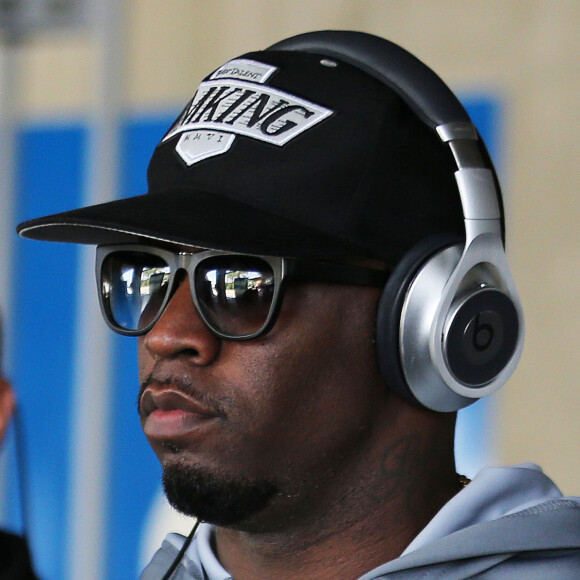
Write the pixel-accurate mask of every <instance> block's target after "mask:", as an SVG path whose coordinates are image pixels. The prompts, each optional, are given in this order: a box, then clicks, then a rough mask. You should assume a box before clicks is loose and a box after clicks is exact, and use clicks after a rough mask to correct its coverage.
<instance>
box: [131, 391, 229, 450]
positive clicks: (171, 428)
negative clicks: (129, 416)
mask: <svg viewBox="0 0 580 580" xmlns="http://www.w3.org/2000/svg"><path fill="white" fill-rule="evenodd" d="M140 412H141V418H142V422H143V431H144V432H145V435H147V437H148V438H149V439H156V440H160V441H163V440H168V439H169V440H176V439H180V438H182V437H184V436H187V435H189V434H191V433H192V432H193V431H196V430H199V429H200V428H201V427H202V426H203V425H205V424H207V423H208V422H209V421H211V420H212V419H216V418H217V417H218V416H219V413H218V412H216V411H213V410H211V409H208V408H207V407H205V406H203V405H202V404H201V403H199V402H198V401H196V400H195V399H192V398H191V397H189V396H187V395H186V394H185V393H183V392H182V391H180V390H177V389H175V388H171V387H162V388H151V387H150V388H147V389H145V391H143V394H142V396H141V401H140Z"/></svg>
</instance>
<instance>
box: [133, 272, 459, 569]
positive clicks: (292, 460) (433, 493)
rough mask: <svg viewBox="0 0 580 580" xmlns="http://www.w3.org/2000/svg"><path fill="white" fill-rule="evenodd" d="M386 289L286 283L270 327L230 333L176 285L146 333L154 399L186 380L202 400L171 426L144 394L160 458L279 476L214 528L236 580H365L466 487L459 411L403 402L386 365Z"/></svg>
mask: <svg viewBox="0 0 580 580" xmlns="http://www.w3.org/2000/svg"><path fill="white" fill-rule="evenodd" d="M379 296H380V290H378V289H376V288H353V287H346V286H338V285H324V284H303V285H299V286H295V287H291V288H289V289H288V291H287V293H286V297H285V300H284V303H283V306H282V310H281V313H280V316H279V318H278V321H277V323H276V325H275V326H274V328H273V329H272V330H271V331H270V332H269V333H268V334H267V335H266V336H263V337H259V338H257V339H254V340H250V341H247V342H234V341H222V340H220V339H218V338H217V337H215V336H214V335H213V334H212V333H211V332H210V331H209V330H208V329H207V328H206V327H205V326H204V324H203V323H202V322H201V320H200V319H199V316H198V315H197V313H196V311H195V308H194V306H193V304H192V301H191V297H190V293H189V288H188V286H187V284H184V283H182V284H181V286H180V287H179V288H178V290H177V291H176V294H175V295H174V296H173V298H172V300H171V302H170V304H169V305H168V307H167V309H166V311H165V312H164V314H163V316H162V317H161V319H160V320H159V321H158V323H157V324H156V325H155V327H154V328H153V329H152V330H151V331H150V332H149V333H148V334H147V335H145V336H144V337H142V338H141V339H140V341H139V361H140V378H141V381H142V382H143V381H145V380H148V385H149V386H148V387H147V391H146V392H148V394H147V395H146V397H148V396H151V393H156V394H158V393H165V394H167V393H170V394H169V396H168V400H172V399H171V397H172V395H171V392H172V391H180V390H181V391H183V390H184V389H186V390H187V397H189V398H190V399H194V400H195V401H196V404H197V405H199V409H198V410H199V413H198V414H197V415H196V414H195V413H194V415H195V417H197V419H196V421H193V422H194V423H195V425H194V426H193V427H191V429H186V430H185V431H184V432H183V433H181V432H180V433H179V434H177V435H175V434H169V435H168V434H166V433H163V432H162V430H161V432H160V430H159V429H157V430H155V429H152V428H151V425H152V423H148V412H149V411H146V410H144V405H141V416H142V417H141V418H142V422H143V426H144V430H145V433H146V435H147V436H148V439H149V442H150V443H151V445H152V447H153V449H154V450H155V452H156V454H157V456H158V457H159V460H160V461H161V463H162V465H163V466H164V467H167V466H168V465H175V464H180V463H181V464H195V465H197V466H201V467H202V468H203V469H205V470H207V471H208V472H210V473H212V474H214V475H215V474H217V475H218V476H220V477H221V476H223V477H240V476H241V477H244V478H245V479H248V480H252V479H268V480H271V481H274V482H275V483H276V486H277V490H278V492H277V493H276V494H275V496H274V497H273V498H272V499H271V501H270V502H269V503H268V504H267V505H266V507H264V508H263V509H261V510H260V511H259V512H257V513H254V514H252V515H250V516H248V517H247V518H246V519H244V520H243V521H242V522H239V523H237V524H236V525H233V526H231V527H230V526H228V527H218V528H217V531H216V549H217V554H218V558H219V560H220V562H221V563H222V565H223V566H224V567H225V568H226V569H227V570H228V571H229V572H230V573H231V574H232V575H233V577H234V578H236V580H246V579H248V580H249V579H266V578H268V579H269V578H277V579H280V580H284V579H290V578H309V579H317V578H320V579H322V578H324V579H327V578H341V579H354V578H358V577H359V576H361V575H363V574H364V573H366V572H368V571H370V570H371V569H373V568H374V567H376V566H378V565H380V564H382V563H384V562H386V561H388V560H390V559H393V558H396V557H397V556H399V555H400V554H401V552H402V551H403V550H404V549H405V547H406V546H407V545H408V544H409V543H410V542H411V540H412V539H413V538H414V537H415V536H416V535H417V534H418V533H419V531H420V530H421V529H422V528H423V527H424V526H425V525H426V524H427V523H428V521H429V520H430V519H431V518H432V517H433V516H434V515H435V513H436V512H437V511H438V510H439V509H440V508H441V506H442V505H443V504H444V503H445V502H447V501H448V500H449V499H450V498H451V497H452V496H453V495H454V494H455V493H457V491H459V485H458V482H457V476H456V473H455V465H454V456H453V434H454V422H455V417H454V415H452V414H437V413H434V412H431V411H427V410H423V409H419V408H417V407H414V406H412V405H410V404H408V403H406V402H404V401H402V400H401V399H399V398H398V397H396V396H394V395H392V394H391V393H389V391H388V389H387V388H386V387H385V385H384V383H383V381H382V379H381V377H380V375H379V371H378V368H377V364H376V355H375V344H374V332H375V329H374V321H375V316H376V308H377V301H378V298H379ZM184 385H186V387H184Z"/></svg>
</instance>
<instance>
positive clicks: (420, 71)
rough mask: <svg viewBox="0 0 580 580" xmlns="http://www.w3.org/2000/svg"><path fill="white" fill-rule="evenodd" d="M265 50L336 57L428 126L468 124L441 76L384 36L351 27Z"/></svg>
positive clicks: (305, 36)
mask: <svg viewBox="0 0 580 580" xmlns="http://www.w3.org/2000/svg"><path fill="white" fill-rule="evenodd" d="M267 50H295V51H302V52H314V53H319V54H323V55H325V56H329V57H334V58H338V59H340V60H343V61H344V62H347V63H349V64H351V65H353V66H356V67H357V68H359V69H361V70H363V71H365V72H366V73H367V74H369V75H371V76H372V77H374V78H376V79H377V80H379V81H380V82H382V83H383V84H385V85H387V86H388V87H390V88H391V89H393V90H394V91H395V92H396V93H397V94H399V95H400V96H401V98H402V99H403V100H404V101H405V102H406V103H407V104H408V105H409V106H410V107H411V108H412V109H413V110H414V111H415V113H416V114H417V115H418V116H419V117H420V118H421V119H422V120H423V121H424V122H425V123H426V124H427V125H429V126H430V127H431V128H433V129H435V128H436V127H439V126H440V125H449V124H451V123H467V124H469V125H471V120H470V118H469V115H468V114H467V112H466V111H465V109H464V108H463V105H462V104H461V103H460V102H459V99H458V98H457V97H456V96H455V94H454V93H453V91H451V89H449V87H448V86H447V85H446V84H445V83H444V82H443V81H442V80H441V78H439V76H438V75H437V74H436V73H435V72H433V71H432V70H431V69H430V68H429V67H428V66H426V65H425V64H424V63H422V62H421V61H420V60H419V59H418V58H417V57H415V56H414V55H412V54H411V53H410V52H408V51H406V50H405V49H404V48H401V47H400V46H398V45H396V44H394V43H393V42H390V41H389V40H386V39H385V38H381V37H379V36H373V35H372V34H366V33H364V32H356V31H352V30H323V31H320V32H306V33H305V34H299V35H297V36H293V37H291V38H287V39H286V40H282V41H280V42H277V43H276V44H273V45H272V46H270V47H269V48H268V49H267ZM387 62H388V66H387Z"/></svg>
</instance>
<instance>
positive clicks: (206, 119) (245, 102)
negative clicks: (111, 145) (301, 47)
mask: <svg viewBox="0 0 580 580" xmlns="http://www.w3.org/2000/svg"><path fill="white" fill-rule="evenodd" d="M274 70H275V67H271V66H269V65H264V64H262V63H258V62H254V61H249V60H245V59H238V60H233V61H230V62H229V63H227V64H225V65H224V66H223V67H221V68H219V69H218V70H217V71H216V72H214V73H213V74H212V75H211V77H210V80H208V81H205V82H202V83H201V84H200V85H199V88H198V90H197V92H196V94H195V96H194V98H193V100H192V101H191V103H190V104H189V106H188V107H187V108H186V110H185V111H184V113H183V114H182V115H181V117H180V118H179V119H178V121H177V122H176V124H175V125H174V126H173V127H172V128H171V130H170V131H169V133H168V134H167V135H166V136H165V138H164V139H163V141H167V140H168V139H171V138H172V137H174V136H175V135H177V134H179V133H186V132H187V134H188V135H190V137H188V138H187V139H185V138H184V137H185V135H184V136H183V137H182V138H180V139H179V142H178V144H177V147H176V151H177V153H178V154H179V155H180V156H181V157H182V159H183V160H184V161H185V162H186V163H187V164H188V165H193V164H194V163H197V162H198V161H201V160H202V159H206V158H208V157H213V156H214V155H219V154H221V153H225V152H226V151H227V150H228V149H229V148H230V147H231V145H232V142H233V141H234V138H235V135H244V136H246V137H250V138H252V139H257V140H259V141H264V142H266V143H271V144H273V145H278V146H281V145H284V144H285V143H288V142H289V141H291V140H292V139H294V138H295V137H296V136H297V135H300V133H303V132H304V131H306V130H307V129H310V128H311V127H313V126H314V125H316V124H317V123H320V121H322V120H323V119H325V118H326V117H328V116H329V115H332V113H333V111H331V110H330V109H327V108H325V107H322V106H320V105H317V104H315V103H312V102H310V101H307V100H306V99H302V98H300V97H296V96H294V95H291V94H289V93H286V92H284V91H280V90H278V89H274V88H272V87H268V86H265V85H262V84H261V83H263V82H264V81H265V80H266V79H267V78H268V76H270V75H271V74H272V72H274ZM251 75H255V76H254V77H253V78H252V80H253V81H254V82H248V81H246V80H238V79H240V78H250V76H251ZM225 77H227V78H225ZM230 77H232V78H230ZM256 83H258V84H256ZM226 135H227V139H226ZM226 142H227V144H226Z"/></svg>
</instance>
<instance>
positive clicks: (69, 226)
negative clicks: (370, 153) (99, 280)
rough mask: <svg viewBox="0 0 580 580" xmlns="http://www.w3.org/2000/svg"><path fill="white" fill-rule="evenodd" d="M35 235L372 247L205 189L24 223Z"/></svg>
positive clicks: (234, 245)
mask: <svg viewBox="0 0 580 580" xmlns="http://www.w3.org/2000/svg"><path fill="white" fill-rule="evenodd" d="M17 231H18V233H19V234H20V235H21V236H23V237H25V238H30V239H34V240H42V241H52V242H72V243H81V244H117V243H127V242H135V241H142V240H144V239H147V240H154V241H157V242H167V243H174V244H183V245H188V246H195V247H200V248H208V249H216V250H225V251H232V252H242V253H248V254H261V255H266V254H267V255H274V256H287V257H304V258H344V257H345V256H362V255H368V253H369V251H368V249H365V248H363V247H361V246H359V245H358V244H356V243H353V242H351V241H348V240H345V239H341V238H339V237H336V236H331V235H329V234H326V233H324V232H320V231H317V230H314V229H312V228H310V227H308V226H305V225H303V224H300V223H298V222H295V221H293V220H289V219H287V218H282V217H280V216H276V215H273V214H271V213H268V212H265V211H264V210H261V209H257V208H255V207H252V206H249V205H246V204H244V203H241V202H239V201H236V200H233V199H230V198H227V197H224V196H219V195H215V194H208V193H206V192H202V191H191V190H188V191H177V192H176V191H171V192H165V193H155V194H147V195H140V196H136V197H131V198H127V199H121V200H117V201H112V202H108V203H104V204H99V205H93V206H89V207H85V208H81V209H77V210H72V211H67V212H63V213H58V214H54V215H50V216H46V217H42V218H38V219H34V220H29V221H26V222H23V223H21V224H20V225H19V226H18V228H17Z"/></svg>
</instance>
